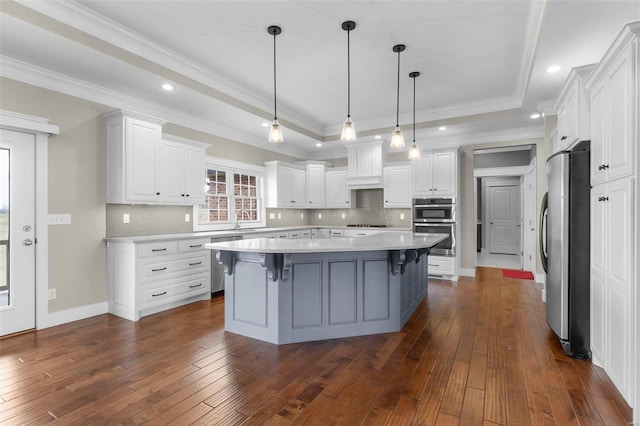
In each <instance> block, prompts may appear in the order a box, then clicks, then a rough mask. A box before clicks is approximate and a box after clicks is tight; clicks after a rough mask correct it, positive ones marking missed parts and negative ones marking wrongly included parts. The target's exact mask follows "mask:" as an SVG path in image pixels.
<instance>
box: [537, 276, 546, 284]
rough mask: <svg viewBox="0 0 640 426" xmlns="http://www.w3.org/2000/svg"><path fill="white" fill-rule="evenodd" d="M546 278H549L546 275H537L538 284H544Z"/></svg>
mask: <svg viewBox="0 0 640 426" xmlns="http://www.w3.org/2000/svg"><path fill="white" fill-rule="evenodd" d="M546 277H547V275H546V274H536V282H537V283H540V284H544V283H545V279H546Z"/></svg>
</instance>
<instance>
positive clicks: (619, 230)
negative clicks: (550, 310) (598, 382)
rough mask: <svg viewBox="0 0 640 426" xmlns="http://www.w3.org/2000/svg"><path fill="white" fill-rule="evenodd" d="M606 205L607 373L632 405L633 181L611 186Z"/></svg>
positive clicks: (624, 180) (619, 182) (608, 187)
mask: <svg viewBox="0 0 640 426" xmlns="http://www.w3.org/2000/svg"><path fill="white" fill-rule="evenodd" d="M606 197H607V198H608V200H607V201H605V203H604V204H605V205H606V206H605V211H606V214H605V229H606V231H605V239H606V241H605V244H604V246H605V255H606V257H605V259H606V260H605V266H606V276H605V282H606V285H607V295H606V304H607V308H606V309H605V312H607V316H608V324H607V334H606V335H607V336H608V342H607V351H606V357H607V361H606V364H605V370H606V371H607V374H608V375H609V377H610V378H611V380H612V381H613V382H614V383H615V385H616V387H617V388H618V390H619V391H620V393H621V394H622V396H623V397H624V398H625V399H626V400H627V402H629V403H631V398H630V396H631V390H632V387H631V385H632V381H631V378H632V374H631V373H632V367H631V366H632V357H634V356H637V354H634V352H633V350H634V348H633V346H632V343H633V335H632V333H631V331H632V328H631V325H632V324H633V319H634V318H633V312H632V311H631V306H632V305H631V302H632V298H633V296H634V293H633V288H632V285H633V283H634V282H633V278H632V273H633V269H632V268H633V267H634V266H635V262H636V261H637V259H636V258H635V255H634V252H633V221H634V220H635V215H634V206H633V184H632V180H631V179H621V180H616V181H614V182H612V183H609V184H607V194H606Z"/></svg>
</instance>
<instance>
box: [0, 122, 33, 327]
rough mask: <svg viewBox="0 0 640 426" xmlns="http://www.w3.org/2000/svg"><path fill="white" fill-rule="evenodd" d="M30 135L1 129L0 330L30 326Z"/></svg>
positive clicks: (31, 273) (31, 167) (31, 213)
mask: <svg viewBox="0 0 640 426" xmlns="http://www.w3.org/2000/svg"><path fill="white" fill-rule="evenodd" d="M34 164H35V136H34V135H33V134H28V133H21V132H15V131H11V130H4V129H2V130H0V335H2V336H3V335H7V334H11V333H16V332H19V331H24V330H28V329H31V328H35V318H36V314H35V312H36V311H35V287H36V286H35V243H36V241H35V229H34V228H35V226H34V225H35V224H34V221H35V197H34V192H35V167H34Z"/></svg>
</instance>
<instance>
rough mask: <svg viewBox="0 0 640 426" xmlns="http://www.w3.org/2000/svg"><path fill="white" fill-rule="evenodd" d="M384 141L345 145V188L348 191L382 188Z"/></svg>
mask: <svg viewBox="0 0 640 426" xmlns="http://www.w3.org/2000/svg"><path fill="white" fill-rule="evenodd" d="M384 146H386V144H385V143H384V140H382V139H378V140H372V141H362V142H353V143H350V144H347V150H348V155H347V163H348V172H347V187H349V189H374V188H382V164H383V156H384V154H385V152H384V150H383V147H384Z"/></svg>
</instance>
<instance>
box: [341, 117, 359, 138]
mask: <svg viewBox="0 0 640 426" xmlns="http://www.w3.org/2000/svg"><path fill="white" fill-rule="evenodd" d="M340 140H342V141H347V142H349V141H355V140H356V126H355V124H353V121H351V117H347V119H346V121H345V122H344V124H343V125H342V134H341V135H340Z"/></svg>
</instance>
